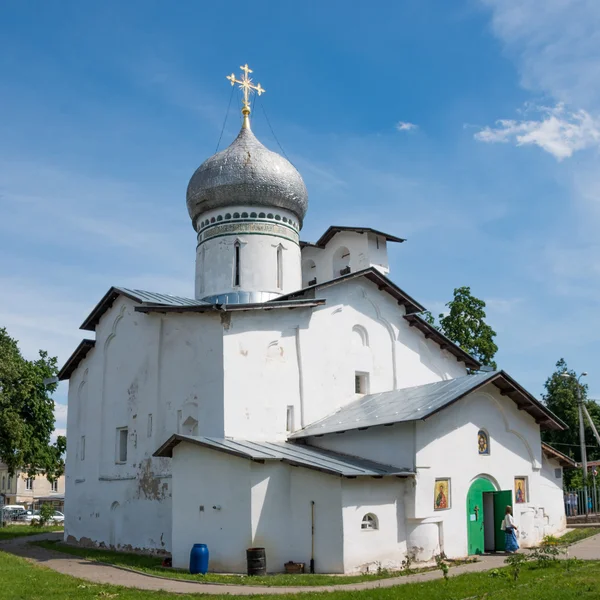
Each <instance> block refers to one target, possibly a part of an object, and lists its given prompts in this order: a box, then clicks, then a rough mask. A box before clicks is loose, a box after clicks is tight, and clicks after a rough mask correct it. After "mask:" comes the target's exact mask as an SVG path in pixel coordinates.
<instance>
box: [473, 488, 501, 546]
mask: <svg viewBox="0 0 600 600" xmlns="http://www.w3.org/2000/svg"><path fill="white" fill-rule="evenodd" d="M495 491H496V488H495V487H494V485H493V484H492V482H491V481H490V480H489V479H483V478H480V479H476V480H475V481H474V482H473V483H472V484H471V487H470V488H469V493H468V494H467V539H468V544H469V554H483V552H484V548H485V537H484V531H483V493H484V492H495Z"/></svg>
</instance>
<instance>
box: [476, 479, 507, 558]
mask: <svg viewBox="0 0 600 600" xmlns="http://www.w3.org/2000/svg"><path fill="white" fill-rule="evenodd" d="M507 506H512V492H511V491H510V490H506V491H498V490H496V489H495V486H494V484H493V483H492V482H491V481H490V480H489V479H485V478H483V477H480V478H478V479H476V480H475V481H474V482H473V483H472V484H471V487H470V488H469V493H468V494H467V537H468V551H469V554H483V553H484V552H499V551H503V550H504V548H505V546H504V533H503V531H502V520H503V519H504V514H505V511H506V507H507Z"/></svg>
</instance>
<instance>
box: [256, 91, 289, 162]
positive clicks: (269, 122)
mask: <svg viewBox="0 0 600 600" xmlns="http://www.w3.org/2000/svg"><path fill="white" fill-rule="evenodd" d="M259 102H260V107H261V108H262V111H263V113H264V115H265V119H266V121H267V125H268V126H269V129H270V130H271V133H272V134H273V137H274V138H275V141H276V142H277V145H278V146H279V149H280V150H281V153H282V154H283V155H284V156H285V157H286V158H287V159H288V160H289V161H290V162H291V163H292V161H291V160H290V158H289V156H288V155H287V154H286V153H285V150H284V149H283V146H282V145H281V144H280V143H279V140H278V139H277V136H276V135H275V132H274V131H273V127H272V126H271V121H269V117H268V115H267V111H266V110H265V105H264V103H263V101H262V100H260V99H259ZM293 164H294V163H292V165H293Z"/></svg>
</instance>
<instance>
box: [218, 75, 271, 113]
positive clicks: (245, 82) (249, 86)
mask: <svg viewBox="0 0 600 600" xmlns="http://www.w3.org/2000/svg"><path fill="white" fill-rule="evenodd" d="M240 69H241V70H242V71H243V72H244V74H243V75H242V76H241V79H236V78H235V74H233V73H232V74H231V75H228V76H227V79H229V81H231V85H235V84H236V83H237V84H239V86H240V89H241V90H242V93H243V94H244V98H243V100H242V103H243V105H244V108H242V114H243V115H244V117H247V116H248V115H249V114H250V101H249V97H250V94H251V93H252V92H256V93H257V94H258V95H259V96H260V95H261V94H262V93H264V91H265V90H264V89H263V88H262V87H261V86H260V83H257V84H256V85H254V84H253V83H252V79H251V78H250V77H248V74H249V73H252V69H250V68H249V67H248V65H247V64H246V65H244V66H243V67H240Z"/></svg>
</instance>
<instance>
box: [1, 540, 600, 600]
mask: <svg viewBox="0 0 600 600" xmlns="http://www.w3.org/2000/svg"><path fill="white" fill-rule="evenodd" d="M41 539H45V540H52V539H55V540H56V539H62V534H61V533H57V534H42V535H40V536H32V537H25V538H17V539H14V540H7V541H4V542H0V550H4V551H6V552H10V553H11V554H16V555H17V556H22V557H24V558H26V559H28V560H30V561H31V562H33V563H35V564H38V565H41V566H44V567H48V568H50V569H53V570H54V571H58V572H59V573H63V574H64V575H70V576H71V577H77V578H79V579H85V580H87V581H93V582H94V583H103V584H110V585H120V586H124V587H130V588H138V589H141V590H154V591H157V590H162V591H165V592H171V593H176V594H231V595H237V596H252V595H257V594H264V595H267V594H268V595H275V594H299V593H303V592H304V593H306V592H313V593H314V592H333V591H343V590H345V591H354V590H370V589H375V588H389V587H394V586H397V585H405V584H407V583H417V582H422V581H432V580H435V579H440V578H441V577H442V573H441V572H440V571H439V570H436V571H428V572H427V573H417V574H415V575H408V576H405V577H392V578H389V579H380V580H378V581H365V582H363V583H349V584H340V585H329V586H310V587H309V586H301V587H266V586H257V585H229V584H216V583H201V582H194V581H182V580H178V579H167V578H163V577H157V576H152V575H145V574H143V573H137V572H135V571H131V570H128V569H122V568H119V567H115V566H112V565H105V564H101V563H97V562H92V561H87V560H84V559H82V558H79V557H77V556H72V555H69V554H64V553H62V552H57V551H53V550H46V549H45V548H40V547H39V546H33V545H31V544H29V542H33V541H37V540H41ZM569 554H570V556H575V557H577V558H581V559H585V560H592V559H596V560H597V559H600V535H597V536H594V537H592V538H588V539H586V540H583V541H582V542H579V543H578V544H576V545H574V546H572V547H571V550H570V553H569ZM505 558H506V557H505V556H504V555H497V556H483V557H481V560H480V561H479V562H476V563H469V564H466V565H460V566H458V567H451V569H450V575H451V576H455V575H463V574H465V573H477V572H481V571H487V570H489V569H495V568H498V567H502V566H504V559H505Z"/></svg>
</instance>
